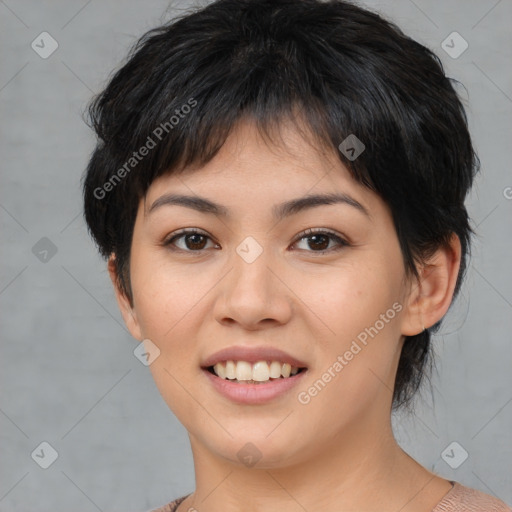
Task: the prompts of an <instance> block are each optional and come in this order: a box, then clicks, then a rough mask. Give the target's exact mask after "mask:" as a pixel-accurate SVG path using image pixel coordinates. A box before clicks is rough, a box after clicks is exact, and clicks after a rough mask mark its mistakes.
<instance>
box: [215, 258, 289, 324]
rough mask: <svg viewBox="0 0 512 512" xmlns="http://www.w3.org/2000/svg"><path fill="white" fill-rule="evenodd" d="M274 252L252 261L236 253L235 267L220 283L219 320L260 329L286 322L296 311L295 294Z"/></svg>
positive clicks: (233, 266) (216, 313)
mask: <svg viewBox="0 0 512 512" xmlns="http://www.w3.org/2000/svg"><path fill="white" fill-rule="evenodd" d="M269 253H270V251H265V250H264V251H263V252H262V253H261V254H260V255H259V256H258V257H257V258H256V259H255V260H254V261H252V262H250V263H249V262H248V261H246V260H245V259H244V258H242V257H241V256H240V255H239V254H237V253H236V252H235V253H234V255H233V257H232V270H231V271H230V272H229V273H228V274H227V276H226V277H225V279H223V280H222V281H221V283H220V287H219V295H218V297H217V300H216V303H215V306H214V316H215V318H216V320H217V321H218V322H219V323H221V324H224V325H232V324H237V325H239V326H240V327H241V328H243V329H245V330H259V329H262V328H268V327H270V326H272V324H275V326H278V325H283V324H286V323H287V322H288V321H289V320H290V318H291V314H292V300H293V293H292V292H291V291H290V289H289V288H288V287H287V286H286V284H285V282H284V279H283V277H284V276H283V275H282V274H283V272H282V270H281V271H280V267H279V265H278V262H277V261H276V258H272V257H271V255H270V254H269Z"/></svg>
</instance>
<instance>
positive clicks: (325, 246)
mask: <svg viewBox="0 0 512 512" xmlns="http://www.w3.org/2000/svg"><path fill="white" fill-rule="evenodd" d="M318 239H323V242H324V243H323V244H322V242H318ZM311 240H313V246H315V244H316V247H312V244H311ZM315 240H316V241H315ZM325 242H327V243H325ZM318 244H320V245H322V247H318ZM309 246H310V248H311V249H315V248H316V249H320V250H325V249H327V247H328V246H329V238H328V237H327V236H326V235H311V236H310V243H309Z"/></svg>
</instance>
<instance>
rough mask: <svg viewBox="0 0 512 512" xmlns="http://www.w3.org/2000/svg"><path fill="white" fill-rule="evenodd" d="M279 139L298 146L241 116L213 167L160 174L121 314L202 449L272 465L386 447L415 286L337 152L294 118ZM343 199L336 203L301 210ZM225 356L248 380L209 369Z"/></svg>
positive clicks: (370, 199) (378, 211)
mask: <svg viewBox="0 0 512 512" xmlns="http://www.w3.org/2000/svg"><path fill="white" fill-rule="evenodd" d="M282 135H283V140H284V142H285V143H286V145H287V150H286V149H284V148H283V146H282V145H281V146H279V147H274V146H268V145H267V144H266V143H265V142H264V141H263V140H262V139H260V137H259V135H258V132H257V130H256V128H255V127H254V125H252V124H250V123H244V124H240V126H239V127H238V129H237V130H236V131H234V132H233V134H232V136H231V137H230V138H229V139H228V140H227V142H226V143H225V145H224V146H223V147H222V149H221V151H220V152H219V153H218V155H217V156H216V157H215V158H214V159H213V160H212V161H211V162H210V163H208V164H207V165H206V166H204V167H202V168H199V169H193V170H192V169H190V170H187V171H186V172H185V173H184V174H182V175H180V176H164V177H161V178H159V179H158V180H156V181H155V182H153V184H152V185H151V187H150V188H149V190H148V193H147V196H146V199H145V201H141V203H140V206H139V210H138V213H137V218H136V222H135V227H134V234H133V243H132V248H131V262H130V272H131V274H130V275H131V286H132V290H133V301H134V302H133V310H132V311H131V312H130V314H127V313H126V312H125V320H126V321H127V324H128V325H129V327H130V329H131V332H132V334H133V335H134V336H135V337H136V338H138V339H139V340H142V339H149V340H151V343H152V344H154V345H156V346H157V347H158V349H159V351H160V354H159V356H158V357H157V358H156V359H155V360H154V362H153V363H152V364H151V365H150V369H151V372H152V374H153V377H154V379H155V382H156V384H157V386H158V388H159V390H160V392H161V394H162V396H163V398H164V399H165V401H166V402H167V404H168V405H169V407H170V408H171V409H172V411H173V412H174V413H175V415H176V416H177V418H178V419H179V420H180V421H181V422H182V423H183V425H184V426H185V427H186V428H187V430H188V431H189V433H190V437H191V441H192V446H193V449H194V450H197V451H199V450H203V451H204V453H208V454H209V456H213V457H218V458H219V460H220V459H222V460H226V459H227V460H230V461H233V462H236V463H238V464H246V465H251V464H252V463H253V462H254V461H255V460H258V459H259V462H258V464H259V466H258V467H268V468H271V467H278V466H280V467H284V466H286V465H290V464H296V463H301V462H303V461H305V460H308V459H310V458H311V457H313V456H314V455H316V456H318V454H322V453H324V454H327V453H332V450H333V449H336V448H333V447H339V446H341V445H342V444H345V445H346V444H347V443H349V444H350V446H352V447H353V449H354V450H355V449H356V448H357V443H358V442H359V441H357V440H358V439H366V442H367V440H368V439H373V440H374V442H379V436H382V432H383V428H384V427H385V425H387V423H388V422H389V414H390V404H391V398H392V389H393V383H394V377H395V373H396V367H397V363H398V358H399V353H400V348H401V341H402V339H403V337H402V334H403V323H404V318H405V316H406V309H407V307H406V301H407V297H408V293H409V292H408V290H409V286H408V284H407V280H406V276H405V271H404V265H403V260H402V255H401V252H400V247H399V243H398V239H397V235H396V232H395V229H394V226H393V222H392V219H391V215H390V211H389V209H388V207H387V206H386V205H385V203H384V202H383V201H382V200H381V199H380V197H378V196H377V195H376V194H374V193H373V192H371V191H370V190H368V189H367V188H365V187H363V186H361V185H359V184H358V183H357V182H355V181H354V180H353V179H352V178H351V177H350V175H349V172H348V171H347V169H345V168H344V167H343V166H342V164H341V163H340V161H339V159H337V157H336V155H330V156H326V155H324V154H322V153H320V152H319V151H318V150H317V149H314V148H313V147H312V146H310V145H308V144H307V143H306V142H305V141H304V140H303V139H302V138H301V137H300V136H299V135H298V133H297V132H296V131H295V130H294V129H293V128H292V127H291V126H288V125H284V126H283V129H282ZM333 194H337V195H338V196H339V197H340V199H339V201H337V202H334V203H332V204H327V203H325V202H322V201H317V203H316V204H315V205H312V204H308V203H306V202H305V203H300V202H299V203H298V204H296V205H295V206H293V205H292V203H293V202H295V201H297V200H301V199H303V198H305V197H308V196H312V195H333ZM172 195H183V196H188V197H190V200H189V201H188V206H187V205H185V204H184V202H183V201H182V202H181V204H176V202H174V204H171V203H172V201H171V200H170V198H171V196H172ZM206 200H207V201H209V202H211V203H215V204H216V205H218V207H217V209H218V211H214V210H213V209H212V208H209V209H205V208H203V206H204V205H203V203H202V202H200V201H206ZM193 201H194V203H193ZM301 204H302V207H301ZM194 206H195V207H194ZM200 210H201V211H200ZM206 210H208V211H206ZM184 229H187V230H196V231H199V232H200V234H195V235H194V234H193V235H188V236H187V235H186V234H185V235H183V234H182V233H179V232H180V231H181V230H184ZM306 230H312V231H313V233H311V232H309V233H308V232H307V231H306ZM305 231H306V233H305ZM317 231H318V232H321V233H315V232H317ZM419 330H421V325H419V326H418V331H419ZM154 345H151V344H148V345H147V346H148V348H149V349H150V351H151V350H152V348H151V347H153V346H154ZM230 349H237V350H238V352H234V353H232V354H229V353H223V354H220V355H219V356H218V357H214V358H213V360H212V356H215V354H216V353H218V352H219V351H225V350H230ZM279 351H281V352H279ZM216 360H220V362H221V364H222V367H221V368H220V369H219V367H217V371H218V372H220V373H222V372H223V369H222V368H224V371H226V372H228V373H229V372H231V371H234V372H235V375H238V377H239V379H240V380H241V381H242V382H238V381H232V380H226V379H223V378H221V377H219V376H215V375H213V374H212V373H211V372H210V371H209V370H208V369H207V368H205V367H206V366H210V363H213V362H214V361H216ZM227 360H231V361H234V362H235V363H236V361H237V360H239V361H242V363H241V364H240V363H239V364H238V365H236V364H232V363H228V368H226V367H225V366H224V364H223V363H225V362H226V361H227ZM258 361H266V362H267V363H266V364H265V363H263V362H260V363H258V364H254V363H256V362H258ZM272 361H274V363H272ZM287 361H288V362H291V363H292V367H293V366H294V364H293V363H295V366H300V367H301V368H304V369H302V370H301V371H300V372H299V373H297V374H295V375H291V377H288V378H286V377H283V376H280V377H279V379H278V378H277V377H275V378H272V380H267V379H268V378H269V375H270V376H271V375H274V376H276V375H278V374H279V373H274V372H280V370H284V374H285V375H286V374H287V369H288V368H287V366H286V364H285V366H284V368H283V363H286V362H287ZM237 372H238V373H237ZM251 372H252V373H251ZM228 376H229V375H228ZM250 378H253V379H256V380H257V379H262V381H261V383H259V384H257V383H254V384H248V383H244V382H243V381H246V380H247V379H250ZM244 387H245V388H244ZM342 440H345V441H346V443H342ZM345 448H346V446H345ZM251 456H252V457H253V458H252V459H250V457H251ZM251 460H252V461H253V462H250V461H251Z"/></svg>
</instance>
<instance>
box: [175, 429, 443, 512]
mask: <svg viewBox="0 0 512 512" xmlns="http://www.w3.org/2000/svg"><path fill="white" fill-rule="evenodd" d="M374 425H379V426H380V427H381V428H379V429H378V431H376V430H377V429H376V428H375V427H374ZM190 440H191V446H192V452H193V455H194V465H195V471H196V491H195V492H194V493H193V494H192V495H191V496H189V497H188V498H187V500H185V502H184V503H182V506H180V508H179V510H180V512H181V511H182V510H183V511H185V510H189V509H190V508H191V507H193V508H194V509H195V510H197V511H198V512H203V511H208V512H221V511H222V512H238V511H240V510H244V511H245V512H260V511H265V512H273V511H276V512H277V511H281V512H287V511H290V512H292V511H294V512H295V511H300V510H307V511H308V512H315V511H317V510H318V511H320V510H321V511H322V512H331V511H332V512H339V511H340V510H358V511H360V512H364V511H374V510H380V511H381V512H385V511H386V510H388V509H389V510H390V511H392V510H393V511H396V510H401V512H409V511H410V510H411V511H412V510H415V511H417V510H422V507H423V509H424V510H431V509H432V508H433V507H434V506H435V504H436V503H437V502H438V501H439V499H440V498H441V497H442V496H443V495H444V494H445V493H446V492H447V491H448V490H449V484H448V483H447V482H446V481H445V480H441V479H439V478H437V477H435V476H434V475H432V474H431V473H429V472H428V471H427V470H425V469H424V468H422V467H421V466H420V465H419V464H417V463H416V462H415V461H414V460H413V459H411V458H410V457H409V456H408V455H407V454H406V453H405V452H403V450H402V449H401V448H400V447H399V446H398V444H397V443H396V441H395V439H394V437H393V434H392V430H391V424H390V422H389V423H388V424H387V425H386V428H384V429H383V428H382V423H375V422H371V423H370V426H367V427H366V428H365V427H364V426H363V427H362V426H361V424H359V425H358V426H357V428H352V429H351V428H347V429H344V431H343V432H342V433H340V434H339V435H337V436H336V437H334V438H332V439H330V440H328V441H326V442H324V443H321V442H319V443H318V444H317V445H315V446H314V447H313V448H312V450H311V453H303V454H302V460H299V461H296V462H294V463H290V464H284V463H283V464H280V465H279V466H277V465H272V466H270V465H269V466H267V467H260V464H256V465H255V466H254V467H252V468H248V467H245V466H242V465H240V464H239V463H238V462H237V463H234V462H232V461H229V460H226V459H225V458H222V457H219V456H218V455H216V454H212V452H211V451H209V450H208V449H207V448H206V447H205V446H204V445H202V444H201V443H200V442H198V440H197V439H196V438H194V437H193V436H192V435H190Z"/></svg>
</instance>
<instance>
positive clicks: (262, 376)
mask: <svg viewBox="0 0 512 512" xmlns="http://www.w3.org/2000/svg"><path fill="white" fill-rule="evenodd" d="M269 378H270V368H269V367H268V364H267V362H266V361H258V362H257V363H254V364H253V366H252V380H257V381H258V382H264V381H266V380H268V379H269ZM238 380H240V379H238Z"/></svg>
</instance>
